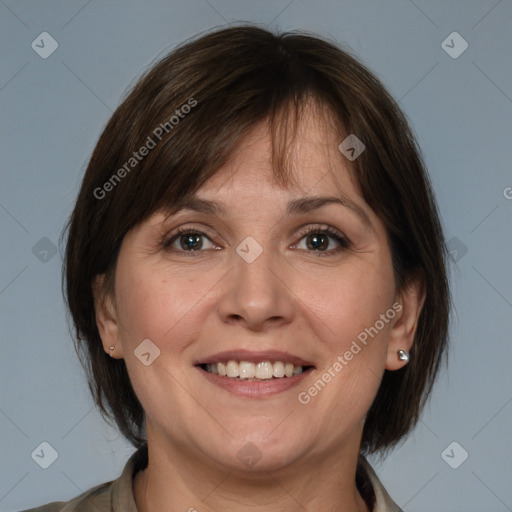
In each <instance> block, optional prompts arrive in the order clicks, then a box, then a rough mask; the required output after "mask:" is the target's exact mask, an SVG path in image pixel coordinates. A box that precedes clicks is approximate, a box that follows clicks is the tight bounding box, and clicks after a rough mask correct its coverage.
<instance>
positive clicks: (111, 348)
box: [108, 345, 116, 357]
mask: <svg viewBox="0 0 512 512" xmlns="http://www.w3.org/2000/svg"><path fill="white" fill-rule="evenodd" d="M108 348H109V349H110V357H112V351H113V350H114V349H115V348H116V346H115V345H111V346H110V347H108Z"/></svg>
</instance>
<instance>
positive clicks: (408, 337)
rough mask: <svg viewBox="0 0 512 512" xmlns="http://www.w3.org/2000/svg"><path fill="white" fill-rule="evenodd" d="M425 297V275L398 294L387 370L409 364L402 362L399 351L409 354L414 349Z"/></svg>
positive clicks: (394, 305)
mask: <svg viewBox="0 0 512 512" xmlns="http://www.w3.org/2000/svg"><path fill="white" fill-rule="evenodd" d="M425 296H426V293H425V281H424V277H423V274H417V275H416V276H415V277H414V278H412V279H411V280H410V281H409V283H407V284H406V285H405V287H404V289H403V290H402V291H401V292H400V293H399V294H398V297H397V300H396V301H395V303H394V304H393V309H394V310H395V311H396V312H397V314H396V316H395V318H394V320H393V325H392V327H391V332H390V337H389V343H388V353H387V359H386V370H399V369H400V368H402V367H403V366H405V365H406V364H407V361H401V360H400V358H399V357H398V351H399V350H403V351H405V352H407V353H409V352H410V350H411V348H412V345H413V343H414V335H415V334H416V329H417V327H418V318H419V316H420V313H421V310H422V308H423V304H424V302H425Z"/></svg>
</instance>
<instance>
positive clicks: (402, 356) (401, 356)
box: [397, 350, 409, 362]
mask: <svg viewBox="0 0 512 512" xmlns="http://www.w3.org/2000/svg"><path fill="white" fill-rule="evenodd" d="M397 354H398V359H400V361H405V362H407V361H409V353H408V352H406V351H405V350H399V351H398V352H397Z"/></svg>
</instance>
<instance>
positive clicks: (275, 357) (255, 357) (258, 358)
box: [194, 349, 314, 366]
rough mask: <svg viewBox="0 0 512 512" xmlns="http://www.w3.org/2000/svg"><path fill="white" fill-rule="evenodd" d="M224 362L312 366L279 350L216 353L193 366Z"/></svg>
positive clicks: (240, 350) (241, 350)
mask: <svg viewBox="0 0 512 512" xmlns="http://www.w3.org/2000/svg"><path fill="white" fill-rule="evenodd" d="M226 361H247V362H249V363H254V364H258V363H260V362H262V361H282V362H283V363H292V364H293V365H294V366H314V365H313V364H312V363H311V362H309V361H306V360H305V359H302V358H300V357H298V356H296V355H294V354H290V353H289V352H283V351H281V350H264V351H259V352H254V351H251V350H243V349H239V350H226V351H224V352H217V353H216V354H213V355H211V356H207V357H204V358H202V359H201V360H198V361H196V362H195V363H194V364H195V365H201V364H213V363H224V362H226Z"/></svg>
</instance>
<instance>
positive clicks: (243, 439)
mask: <svg viewBox="0 0 512 512" xmlns="http://www.w3.org/2000/svg"><path fill="white" fill-rule="evenodd" d="M324 119H325V116H324V117H321V116H320V115H319V113H318V111H317V110H315V109H310V110H309V111H308V113H307V118H306V122H304V123H302V124H301V125H300V127H299V132H298V137H297V139H296V143H295V144H294V145H293V146H292V154H293V156H294V164H295V167H294V169H295V173H296V176H297V183H295V184H293V185H290V186H288V187H282V186H280V185H278V184H276V182H275V181H274V180H273V179H272V172H271V165H270V160H269V155H270V138H269V133H268V130H267V127H266V125H265V124H264V123H261V124H259V125H256V126H255V127H254V129H253V130H252V131H251V132H250V133H249V134H248V135H247V137H246V138H245V139H244V140H243V141H242V142H241V143H240V145H239V148H238V151H237V153H236V155H234V157H233V158H232V159H231V161H230V162H229V163H228V164H227V165H225V166H224V167H222V168H221V169H219V170H218V172H217V173H216V174H215V175H214V176H213V177H211V178H210V179H209V180H208V181H207V182H206V183H205V184H204V185H203V186H202V187H201V188H200V189H199V190H198V192H197V196H198V197H200V198H202V199H210V200H215V201H218V202H220V203H222V204H223V205H224V206H225V208H226V211H227V212H226V214H225V215H222V216H217V215H214V214H205V213H198V212H193V211H188V210H184V211H181V212H179V213H177V214H176V215H173V216H171V217H167V216H166V215H165V214H164V212H157V213H156V214H154V215H153V216H151V217H150V218H148V219H147V220H146V221H144V222H143V223H141V224H139V225H138V226H136V227H135V228H134V229H132V230H131V231H130V232H129V233H128V234H127V235H126V237H125V238H124V240H123V243H122V247H121V250H120V254H119V258H118V262H117V267H116V272H115V294H113V295H108V294H107V295H105V294H102V293H101V291H100V290H101V283H102V279H103V276H99V277H98V279H97V281H96V286H95V290H96V294H95V297H96V317H97V324H98V328H99V332H100V335H101V337H102V341H103V344H104V348H105V351H106V352H110V350H109V346H111V345H115V349H114V352H113V354H112V355H113V357H116V358H124V359H125V361H126V365H127V369H128V372H129V375H130V379H131V382H132V385H133V387H134V390H135V392H136V394H137V396H138V398H139V400H140V401H141V403H142V405H143V407H144V410H145V412H146V430H147V438H148V447H149V466H148V468H147V469H146V470H145V471H142V472H139V473H137V474H136V476H135V478H134V497H135V501H136V504H137V508H138V510H139V511H141V512H145V511H149V510H172V511H178V510H180V511H181V510H183V511H186V510H190V509H193V508H195V509H197V510H198V511H220V510H222V511H231V510H237V511H238V512H243V511H253V512H254V511H263V510H266V511H268V510H279V511H283V512H285V511H292V510H293V511H296V510H303V508H304V509H307V510H326V511H335V510H351V511H367V510H368V508H367V506H366V504H365V503H364V501H363V499H362V498H361V496H360V495H359V493H358V490H357V488H356V485H355V468H356V463H357V457H358V454H359V447H360V442H361V434H362V428H363V423H364V418H365V415H366V413H367V411H368V409H369V408H370V406H371V403H372V401H373V399H374V397H375V394H376V393H377V390H378V387H379V385H380V379H381V376H382V374H383V372H384V369H388V370H397V369H399V368H401V367H402V366H403V365H404V364H406V362H403V361H400V360H399V359H398V357H397V351H398V350H399V349H403V350H406V351H408V350H410V348H411V345H412V343H413V338H414V332H415V329H416V325H417V320H418V316H419V313H420V310H421V307H422V305H423V300H424V296H423V293H422V291H421V290H422V287H421V285H420V283H419V282H414V283H411V285H410V286H409V287H408V288H407V289H406V290H405V291H401V292H399V291H397V290H396V289H395V283H394V277H393V271H392V264H391V254H390V248H389V245H388V241H387V236H386V230H385V227H384V225H383V224H382V222H381V221H380V220H379V218H378V217H377V216H376V215H375V213H374V212H373V211H372V209H371V208H370V207H369V206H368V204H366V202H365V201H364V200H363V198H362V197H361V195H360V193H359V191H358V189H357V186H356V185H355V183H354V181H353V180H352V178H351V174H350V171H349V168H348V166H347V163H348V162H347V160H345V158H344V156H343V155H342V154H341V153H340V152H339V150H338V144H339V142H340V140H339V136H337V135H336V134H335V133H334V131H333V130H332V129H329V126H328V125H327V124H326V122H325V121H324ZM336 192H338V193H339V192H341V193H342V194H343V196H344V197H345V198H348V199H349V200H350V201H351V202H352V203H354V204H355V205H357V206H358V207H359V208H360V209H361V210H362V211H364V212H365V214H366V216H367V217H368V219H369V221H370V222H371V227H369V226H367V225H366V224H365V223H364V222H363V221H362V220H361V218H360V217H359V216H358V215H357V214H356V213H354V211H353V209H351V208H347V207H345V206H342V205H338V204H328V205H325V206H323V207H321V208H320V209H317V210H314V211H311V212H307V213H301V214H299V215H290V216H287V215H286V214H285V209H286V205H287V203H288V201H290V200H293V199H296V198H298V197H303V196H325V195H333V194H335V193H336ZM311 225H312V226H315V227H318V228H319V231H322V229H323V228H325V227H326V225H327V226H331V227H332V228H334V229H336V230H338V231H339V232H341V234H343V235H344V236H346V237H347V238H348V239H349V240H350V246H349V247H348V248H344V247H342V246H341V245H340V244H339V243H338V242H337V241H336V239H335V238H332V237H331V235H330V234H328V233H327V234H325V235H326V236H328V238H327V239H325V238H323V239H322V242H324V243H325V245H324V246H323V251H324V252H322V253H321V251H322V249H320V250H318V249H315V248H311V241H312V238H313V239H314V235H302V234H301V233H302V231H301V229H302V228H304V227H307V226H311ZM180 226H182V227H184V228H190V229H195V230H199V231H204V232H205V233H206V236H204V237H202V238H200V240H201V241H202V247H201V248H199V249H197V250H196V251H194V253H193V254H192V255H191V252H190V251H189V252H186V250H187V245H186V243H185V242H183V240H182V241H181V243H180V237H179V236H178V238H176V239H174V242H173V243H172V244H171V246H169V247H167V248H164V247H163V244H162V239H164V241H165V240H169V238H171V239H172V235H173V234H175V229H176V228H178V227H180ZM247 236H251V237H253V238H254V239H255V240H256V241H257V242H258V243H259V245H260V246H261V247H262V248H263V252H262V254H261V255H260V256H259V257H258V258H257V259H256V260H255V261H253V262H252V263H247V262H246V261H245V260H244V259H242V258H241V257H240V256H239V255H238V254H237V252H236V247H237V246H238V245H239V244H240V242H242V240H244V239H245V238H246V237H247ZM308 242H309V244H310V245H308ZM320 245H322V244H320ZM314 247H317V246H314ZM172 248H174V250H172ZM216 248H219V249H216ZM319 253H321V254H320V255H319ZM322 254H323V256H322ZM397 303H399V304H401V306H402V308H401V311H400V312H399V313H397V314H396V316H395V317H394V318H393V319H392V320H390V321H389V322H388V323H386V324H385V326H384V328H382V329H381V330H380V331H379V333H378V335H376V336H375V337H373V338H370V339H369V342H368V344H367V345H366V346H365V347H364V348H363V349H362V350H361V351H360V352H359V353H358V354H357V355H354V357H353V359H352V360H351V361H349V362H348V364H347V365H346V366H345V367H344V368H343V370H342V371H340V372H338V373H336V376H335V377H334V378H332V379H331V381H330V382H329V383H328V384H327V385H326V386H325V387H324V388H323V389H322V390H321V391H320V392H319V393H318V394H317V395H316V396H315V397H313V398H312V399H311V401H310V402H309V403H308V404H305V405H303V404H301V403H299V401H298V400H297V395H298V393H299V392H301V391H305V390H306V391H307V389H308V388H309V387H310V386H311V385H312V384H313V383H314V382H315V381H317V380H318V379H319V378H320V377H321V375H322V374H323V373H324V372H325V371H326V370H327V369H328V368H329V367H332V365H333V363H334V362H335V361H336V360H337V357H338V356H340V355H343V354H344V353H345V352H346V351H347V350H349V348H350V346H351V344H352V341H353V340H355V339H356V338H357V335H358V334H359V333H361V332H362V331H364V329H365V328H368V327H370V326H374V325H375V322H376V321H377V320H378V319H379V315H381V314H384V313H385V312H386V311H387V310H389V309H390V308H391V307H392V305H393V304H397ZM148 338H149V339H150V340H151V341H152V342H153V343H154V344H155V345H157V346H158V347H159V349H160V351H161V353H160V356H159V357H158V358H157V359H156V360H155V361H154V362H153V363H152V364H150V365H149V366H145V365H143V364H142V363H141V362H140V361H139V359H138V358H137V357H135V356H134V353H133V352H134V350H135V349H136V347H137V346H138V345H139V344H140V343H141V341H142V340H144V339H148ZM238 348H244V349H248V350H265V349H276V350H283V351H287V352H291V353H293V354H296V355H298V356H299V357H302V358H303V359H305V360H307V361H311V362H312V363H313V364H314V366H315V369H314V370H313V372H312V373H311V374H310V375H308V376H307V377H306V378H305V379H304V380H303V381H302V382H301V383H300V385H299V386H298V387H294V388H292V389H289V390H287V391H284V392H282V393H279V394H277V395H274V396H271V397H265V398H261V397H259V398H247V397H240V396H236V395H234V394H232V393H230V392H229V391H226V390H224V389H221V388H219V387H217V386H215V385H213V384H211V383H210V382H209V381H208V380H207V379H206V378H205V377H204V376H203V375H202V374H201V372H200V370H198V369H197V368H196V367H194V362H195V361H197V360H200V359H201V357H203V358H204V357H205V356H209V355H212V354H215V353H217V352H220V351H224V350H232V349H238ZM248 442H251V443H253V444H254V445H255V446H256V447H257V450H258V451H259V453H261V458H260V460H259V461H258V462H257V463H256V464H254V465H253V466H251V467H248V466H247V465H245V464H244V463H243V462H242V461H241V460H240V459H239V458H238V457H237V453H238V451H239V450H240V449H241V448H242V447H243V446H244V445H246V443H248ZM313 468H314V470H313ZM302 507H303V508H302Z"/></svg>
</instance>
